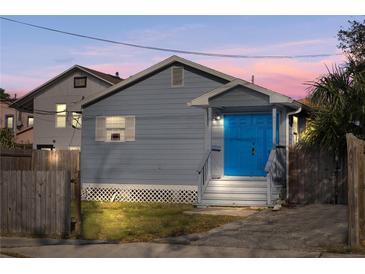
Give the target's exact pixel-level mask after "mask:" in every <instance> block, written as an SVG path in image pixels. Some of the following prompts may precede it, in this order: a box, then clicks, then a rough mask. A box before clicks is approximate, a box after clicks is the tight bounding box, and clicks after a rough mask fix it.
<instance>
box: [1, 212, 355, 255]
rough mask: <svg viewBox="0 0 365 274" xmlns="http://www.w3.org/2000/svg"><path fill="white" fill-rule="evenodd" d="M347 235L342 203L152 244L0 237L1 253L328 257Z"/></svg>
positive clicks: (262, 217)
mask: <svg viewBox="0 0 365 274" xmlns="http://www.w3.org/2000/svg"><path fill="white" fill-rule="evenodd" d="M346 235H347V217H346V206H341V205H308V206H303V207H296V208H282V209H281V210H280V211H271V210H263V211H260V212H258V213H255V214H252V215H250V216H248V217H247V218H245V219H243V220H242V221H238V222H233V223H230V224H227V225H225V226H222V227H220V228H216V229H214V230H211V231H209V232H206V233H200V234H191V235H187V236H181V237H175V238H167V239H160V240H157V241H155V242H153V243H129V244H111V243H100V242H89V243H83V244H79V243H75V242H67V241H64V242H63V243H62V244H57V243H54V244H52V242H51V243H49V244H48V245H45V244H41V245H39V244H37V245H35V246H32V245H31V244H30V243H29V241H28V242H26V241H25V244H24V245H23V246H21V243H19V240H18V241H13V242H14V245H13V247H12V239H2V242H3V243H5V242H6V246H7V248H3V249H2V251H3V252H9V253H8V254H11V253H13V254H21V255H24V256H29V257H321V256H325V257H333V256H338V254H332V253H330V252H333V251H336V252H338V251H341V250H344V249H345V247H346V238H347V236H346ZM3 246H4V245H3ZM340 256H341V257H342V256H345V255H342V254H341V255H340ZM346 256H354V255H353V254H347V255H346Z"/></svg>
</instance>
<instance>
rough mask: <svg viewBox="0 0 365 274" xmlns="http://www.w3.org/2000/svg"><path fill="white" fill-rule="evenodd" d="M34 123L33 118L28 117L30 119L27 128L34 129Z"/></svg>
mask: <svg viewBox="0 0 365 274" xmlns="http://www.w3.org/2000/svg"><path fill="white" fill-rule="evenodd" d="M33 123H34V118H33V116H28V118H27V126H28V127H32V126H33Z"/></svg>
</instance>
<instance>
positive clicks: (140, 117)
mask: <svg viewBox="0 0 365 274" xmlns="http://www.w3.org/2000/svg"><path fill="white" fill-rule="evenodd" d="M170 77H171V71H170V68H167V69H165V70H163V71H161V72H159V73H157V74H155V75H153V76H151V77H150V78H147V79H145V80H143V81H141V82H139V83H136V84H135V85H133V86H130V87H128V88H126V89H125V90H121V91H119V92H117V93H115V94H113V95H111V96H109V97H106V98H104V99H103V100H100V101H98V102H96V103H95V104H93V105H90V106H88V107H86V108H85V109H84V110H83V114H84V116H83V134H82V150H81V166H82V173H81V176H82V182H83V183H117V184H118V183H121V184H131V183H132V184H185V185H196V184H197V180H198V176H197V174H196V168H197V166H198V164H199V162H200V161H201V158H202V156H203V154H204V134H205V132H204V128H205V118H204V113H205V111H204V110H203V109H199V108H193V107H188V106H187V102H189V101H190V100H192V99H194V98H196V97H198V96H200V95H202V94H203V93H206V92H208V91H210V90H212V89H214V88H217V87H218V86H220V85H222V84H221V83H219V82H216V81H214V80H212V79H209V78H206V77H204V76H202V75H198V74H195V73H194V72H191V71H188V70H185V72H184V87H182V88H171V78H170ZM108 115H135V116H136V135H135V138H136V141H134V142H125V143H104V142H96V141H95V117H96V116H108Z"/></svg>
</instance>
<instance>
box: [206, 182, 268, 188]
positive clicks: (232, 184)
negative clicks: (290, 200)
mask: <svg viewBox="0 0 365 274" xmlns="http://www.w3.org/2000/svg"><path fill="white" fill-rule="evenodd" d="M210 186H212V187H213V186H214V187H225V188H235V187H242V188H243V187H247V188H251V187H259V188H262V187H267V182H266V180H265V181H261V180H260V181H254V180H250V181H248V180H246V181H229V180H211V181H210V182H209V184H208V187H210Z"/></svg>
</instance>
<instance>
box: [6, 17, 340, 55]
mask: <svg viewBox="0 0 365 274" xmlns="http://www.w3.org/2000/svg"><path fill="white" fill-rule="evenodd" d="M0 19H2V20H6V21H9V22H13V23H17V24H21V25H26V26H29V27H33V28H38V29H42V30H48V31H52V32H56V33H61V34H66V35H70V36H75V37H80V38H85V39H90V40H96V41H101V42H107V43H111V44H117V45H123V46H127V47H134V48H140V49H148V50H155V51H164V52H171V53H181V54H190V55H200V56H211V57H223V58H240V59H297V58H318V57H330V56H338V55H342V54H340V53H338V54H330V53H321V54H303V55H240V54H220V53H209V52H202V51H189V50H180V49H172V48H160V47H152V46H144V45H140V44H132V43H126V42H121V41H115V40H109V39H104V38H100V37H95V36H89V35H83V34H78V33H74V32H68V31H63V30H59V29H54V28H49V27H44V26H40V25H35V24H31V23H27V22H23V21H18V20H14V19H10V18H7V17H2V16H0Z"/></svg>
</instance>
